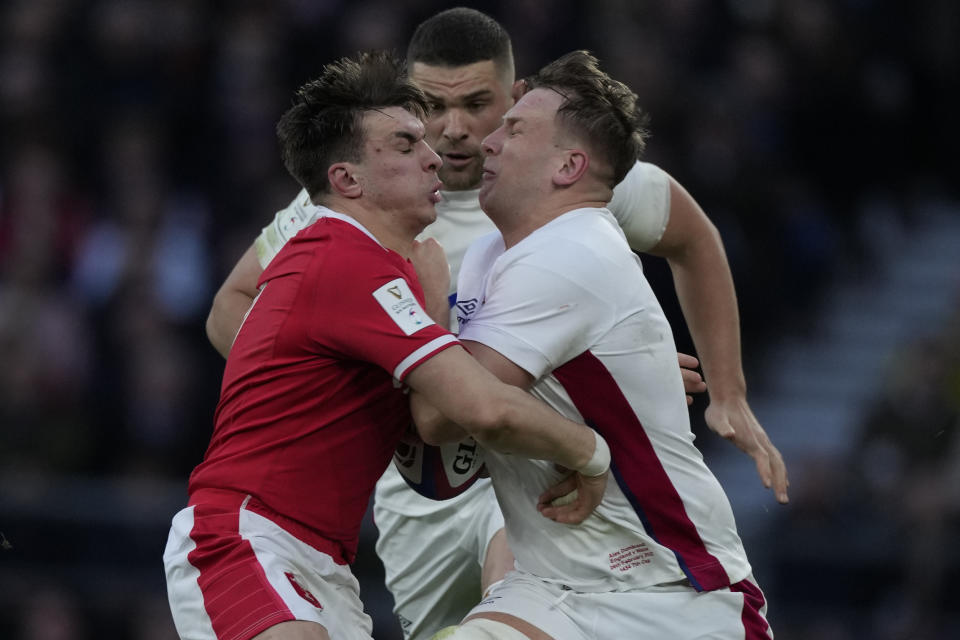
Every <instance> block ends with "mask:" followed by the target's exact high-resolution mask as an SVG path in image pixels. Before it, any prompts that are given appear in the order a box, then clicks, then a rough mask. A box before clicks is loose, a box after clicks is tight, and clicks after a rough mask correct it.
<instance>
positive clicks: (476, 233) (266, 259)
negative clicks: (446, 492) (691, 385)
mask: <svg viewBox="0 0 960 640" xmlns="http://www.w3.org/2000/svg"><path fill="white" fill-rule="evenodd" d="M441 193H442V195H443V200H442V201H441V202H440V203H439V204H438V205H437V219H436V221H435V222H434V223H433V224H431V225H430V226H428V227H427V228H426V229H425V230H424V231H423V233H422V234H420V239H423V238H428V237H429V238H434V239H435V240H436V241H437V242H439V243H440V245H441V246H442V247H443V249H444V251H445V252H446V254H447V260H448V262H449V263H450V288H451V291H450V301H451V307H452V306H453V304H454V302H455V301H456V299H457V294H456V285H457V279H458V274H459V272H460V264H461V262H462V261H463V256H464V254H465V253H466V251H467V248H468V247H469V246H470V244H471V243H472V242H473V241H474V240H476V239H477V238H479V237H481V236H483V235H485V234H487V233H489V232H491V231H495V230H496V227H495V226H494V225H493V223H492V222H491V221H490V219H489V218H488V217H487V216H486V214H484V213H483V211H482V210H481V209H480V201H479V193H480V190H479V189H473V190H470V191H442V192H441ZM322 209H323V208H322V207H318V206H316V205H314V204H313V203H311V202H310V196H308V195H307V192H306V190H302V191H301V192H300V193H299V194H297V197H296V198H294V199H293V201H292V202H291V203H290V204H289V205H288V206H287V207H286V208H285V209H282V210H280V211H278V212H277V214H276V216H274V219H273V220H271V221H270V224H268V225H267V226H265V227H264V228H263V231H262V232H261V233H260V235H259V236H258V237H257V240H256V243H255V246H256V251H257V258H258V260H259V261H260V265H261V266H262V267H264V268H266V266H267V265H268V264H269V263H270V261H271V260H272V259H273V257H274V256H275V255H277V253H278V252H279V251H280V248H281V247H283V245H284V243H286V242H287V241H288V240H289V239H290V238H292V237H293V236H295V235H296V234H297V233H298V232H299V231H300V230H301V229H303V228H304V227H306V226H307V225H310V224H312V223H313V222H315V221H316V220H317V217H318V216H319V215H320V211H321V210H322ZM610 209H611V210H612V211H613V212H614V215H616V217H617V221H618V222H619V223H620V225H621V226H622V227H623V228H624V230H625V233H626V234H627V238H628V240H629V241H630V246H631V247H632V248H634V249H636V250H637V251H644V250H646V249H649V248H650V247H652V246H654V245H655V244H657V242H659V241H660V238H661V237H662V236H663V231H664V229H666V226H667V222H668V220H669V217H670V182H669V176H668V175H667V174H666V173H665V172H664V171H663V170H662V169H660V168H659V167H657V166H655V165H652V164H649V163H646V162H638V163H637V164H636V165H635V166H634V167H633V169H631V170H630V172H629V173H628V174H627V176H626V177H625V178H624V180H623V182H621V183H620V184H619V185H617V187H616V189H614V194H613V200H612V201H611V202H610ZM454 311H455V309H454V310H451V325H450V328H451V330H453V331H456V330H457V325H456V313H454ZM674 367H675V368H676V357H675V356H674ZM487 487H489V480H485V479H481V480H478V481H477V483H476V484H475V485H474V486H473V487H471V488H470V489H469V490H467V491H466V492H464V493H463V494H461V495H460V496H458V497H456V498H451V499H450V500H445V501H443V502H438V501H435V500H430V499H428V498H424V497H422V496H420V495H418V494H417V493H416V492H414V491H413V490H411V489H410V488H409V487H408V486H407V484H406V482H405V481H404V480H403V477H402V476H401V475H400V473H399V472H398V471H397V470H396V469H395V468H394V465H392V464H391V465H390V466H389V467H388V468H387V471H386V473H385V474H384V476H383V478H381V480H380V482H379V483H377V491H376V494H375V496H376V497H375V504H376V506H377V507H378V508H389V509H392V510H394V511H398V512H400V513H405V514H408V515H411V516H418V515H424V514H427V513H433V512H436V511H438V510H440V509H442V508H447V507H452V506H455V504H456V503H457V502H458V501H460V500H468V499H470V497H471V496H473V495H474V494H475V493H477V492H480V491H482V490H484V489H485V488H487Z"/></svg>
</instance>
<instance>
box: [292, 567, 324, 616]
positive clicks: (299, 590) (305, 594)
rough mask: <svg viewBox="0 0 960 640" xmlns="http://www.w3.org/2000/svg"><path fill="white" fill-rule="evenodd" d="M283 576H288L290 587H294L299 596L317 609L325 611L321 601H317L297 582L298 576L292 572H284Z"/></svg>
mask: <svg viewBox="0 0 960 640" xmlns="http://www.w3.org/2000/svg"><path fill="white" fill-rule="evenodd" d="M283 575H285V576H287V580H289V581H290V585H291V586H292V587H293V590H294V591H296V592H297V595H298V596H300V597H301V598H303V599H304V600H306V601H307V602H309V603H310V604H312V605H313V606H315V607H316V608H317V609H320V610H321V611H323V605H322V604H320V601H319V600H317V596H315V595H313V594H312V593H310V592H309V591H308V590H307V588H306V587H304V586H303V585H302V584H300V582H299V581H298V580H297V576H296V575H294V574H293V573H292V572H290V571H284V572H283Z"/></svg>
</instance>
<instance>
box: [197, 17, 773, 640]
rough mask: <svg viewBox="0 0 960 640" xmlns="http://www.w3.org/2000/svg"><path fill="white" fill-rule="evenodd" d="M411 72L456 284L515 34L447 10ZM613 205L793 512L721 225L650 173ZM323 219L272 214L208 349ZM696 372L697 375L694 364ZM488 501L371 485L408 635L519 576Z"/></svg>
mask: <svg viewBox="0 0 960 640" xmlns="http://www.w3.org/2000/svg"><path fill="white" fill-rule="evenodd" d="M407 64H408V73H409V75H410V79H411V80H412V81H413V82H414V83H415V84H416V85H418V86H419V87H420V88H421V89H423V90H424V91H425V92H426V94H427V97H428V100H429V103H430V112H429V114H428V115H427V120H426V126H427V131H426V139H427V142H428V143H429V144H430V145H431V146H432V147H433V148H434V149H435V150H436V151H437V152H438V153H439V154H440V155H441V157H442V158H443V165H442V166H441V167H440V172H439V173H440V178H441V180H442V181H443V184H444V190H443V191H442V195H443V200H442V201H441V202H440V203H439V204H438V205H437V221H436V222H434V223H433V224H431V225H430V226H429V227H427V229H426V230H425V232H424V235H423V236H422V237H432V238H436V239H437V240H438V241H439V242H440V244H441V245H442V246H443V247H444V249H445V250H446V252H447V256H448V258H449V260H450V268H451V272H452V274H453V278H452V281H453V282H454V283H455V282H456V277H457V273H458V270H459V267H460V261H461V259H462V256H463V253H464V252H465V250H466V248H467V246H468V245H469V244H470V242H472V241H473V240H474V239H475V238H477V237H479V236H480V235H482V234H484V233H487V232H489V231H491V230H493V229H494V226H493V223H492V222H490V220H489V219H488V218H487V217H486V216H485V215H484V214H483V212H482V211H481V210H480V206H479V202H478V199H477V198H478V188H479V186H480V177H481V167H482V162H483V154H482V151H481V148H480V142H481V140H483V138H484V137H485V136H487V135H488V134H489V133H491V132H492V131H494V130H495V129H496V128H497V127H498V126H499V125H500V123H501V120H502V117H503V114H504V113H505V112H506V111H507V109H508V108H510V107H511V106H512V104H513V102H514V99H515V97H517V96H518V95H519V93H520V91H521V87H520V86H519V85H518V84H517V83H515V81H514V80H515V77H514V65H513V56H512V49H511V45H510V39H509V36H508V35H507V33H506V32H505V30H504V29H503V27H502V26H501V25H500V24H498V23H497V22H496V21H495V20H493V19H492V18H490V17H489V16H487V15H485V14H483V13H481V12H478V11H475V10H472V9H465V8H457V9H450V10H447V11H443V12H441V13H438V14H436V15H434V16H433V17H431V18H429V19H427V20H426V21H424V22H423V23H422V24H421V25H420V26H419V27H418V28H417V29H416V31H415V33H414V34H413V37H412V38H411V41H410V44H409V47H408V50H407ZM609 207H610V210H611V211H612V212H613V214H614V216H615V217H616V218H617V220H618V222H619V223H620V224H621V226H622V228H623V230H624V233H625V234H626V237H627V240H628V242H629V244H630V246H631V247H632V248H633V249H636V250H638V251H645V252H648V253H651V254H654V255H658V256H663V257H665V258H666V259H667V261H668V263H669V265H670V267H671V269H672V271H673V274H674V280H675V284H676V288H677V293H678V297H679V299H680V302H681V305H682V307H683V311H684V316H685V318H686V321H687V324H688V327H689V329H690V333H691V335H692V337H693V340H694V343H695V345H696V348H697V352H698V355H699V360H700V362H701V363H702V366H703V371H704V377H705V378H706V381H707V383H708V384H709V388H710V405H709V407H708V408H707V412H706V420H707V423H708V425H710V427H711V428H712V429H713V430H714V431H716V432H717V433H719V434H721V435H723V436H724V437H727V438H729V439H730V440H731V441H732V442H734V443H735V444H736V445H737V446H738V447H740V448H741V449H742V450H744V451H745V452H747V453H748V454H749V455H750V456H751V457H752V458H753V459H754V460H755V463H756V466H757V470H758V473H759V475H760V477H761V480H762V481H763V483H764V485H765V486H768V487H772V488H773V490H774V492H775V495H776V497H777V500H779V501H781V502H785V501H786V499H787V497H786V496H787V494H786V487H787V480H786V470H785V467H784V464H783V461H782V459H781V457H780V454H779V452H777V450H776V449H775V448H774V447H773V445H772V444H771V443H770V441H769V439H768V438H767V435H766V433H765V432H764V430H763V429H762V427H761V426H760V424H759V423H758V422H757V420H756V418H755V417H754V415H753V413H752V411H751V410H750V406H749V404H748V402H747V398H746V383H745V380H744V376H743V371H742V365H741V357H740V334H739V318H738V311H737V303H736V295H735V292H734V287H733V281H732V278H731V275H730V269H729V266H728V264H727V261H726V256H725V253H724V250H723V245H722V243H721V240H720V237H719V234H718V233H717V230H716V228H715V227H714V226H713V224H712V223H711V222H710V221H709V219H708V218H707V217H706V215H705V214H704V212H703V211H702V210H701V208H700V207H699V206H698V205H697V203H696V202H695V201H694V200H693V199H692V198H691V197H690V195H689V194H688V193H687V191H686V190H685V189H684V188H683V187H682V186H681V185H680V184H679V183H677V181H676V180H674V179H673V178H672V177H671V176H669V175H668V174H667V173H665V172H664V171H663V170H661V169H660V168H658V167H656V166H654V165H652V164H649V163H643V162H639V163H637V164H636V165H635V166H634V167H633V168H632V169H631V171H630V172H629V173H628V174H627V176H626V178H625V179H624V181H623V182H622V183H621V184H620V185H618V186H617V188H616V189H615V190H614V196H613V200H612V201H611V203H610V205H609ZM317 216H318V209H317V207H314V206H313V205H312V204H311V203H310V199H309V197H308V196H307V195H306V193H305V192H301V193H300V194H299V195H298V196H297V197H296V198H294V200H293V201H292V202H291V203H290V205H289V206H288V207H287V208H286V209H283V210H282V211H280V212H278V213H277V215H276V217H275V219H274V220H273V221H272V222H271V223H270V224H269V225H268V226H267V227H265V228H264V230H263V233H261V235H260V236H259V237H258V238H257V239H256V242H255V243H254V244H253V245H252V246H251V247H250V248H249V249H248V250H247V252H246V253H245V254H244V255H243V257H242V258H241V259H240V261H239V262H238V264H237V265H236V267H235V268H234V269H233V271H232V272H231V273H230V275H229V276H228V277H227V279H226V281H225V282H224V284H223V285H222V287H221V288H220V290H219V291H218V293H217V295H216V297H215V299H214V303H213V307H212V309H211V312H210V316H209V318H208V321H207V332H208V335H209V337H210V340H211V342H212V343H213V344H214V346H215V347H216V348H217V349H218V350H219V351H220V353H222V354H224V355H226V354H227V352H229V350H230V347H231V344H232V342H233V339H234V336H235V335H236V331H237V328H238V327H239V326H240V321H241V319H242V317H243V314H244V313H245V312H246V310H247V309H248V308H249V306H250V302H251V301H252V300H253V298H254V296H255V295H256V294H257V280H258V277H259V274H260V272H261V271H262V270H263V268H264V267H266V266H267V265H268V264H269V263H270V260H271V259H272V257H273V256H274V255H275V254H276V252H277V251H278V250H279V248H280V247H281V246H283V243H285V242H286V241H287V240H289V239H290V238H291V237H293V236H294V235H296V233H297V232H298V231H300V230H301V229H302V228H304V227H306V226H307V225H309V224H311V223H312V222H314V221H315V220H316V219H317ZM450 296H451V300H455V299H456V292H454V291H452V290H451V292H450ZM685 362H687V363H688V362H689V361H685V360H683V359H681V364H684V363H685ZM688 366H692V367H695V366H696V360H693V361H692V364H688ZM684 374H685V376H689V377H687V378H685V379H686V381H687V382H688V387H687V388H688V390H690V391H696V390H702V388H700V387H698V384H702V383H700V380H699V377H698V376H696V374H695V373H693V372H690V371H685V372H684ZM494 502H495V501H494V500H493V496H492V491H491V489H490V487H489V482H486V481H480V482H477V483H476V484H475V485H474V486H473V487H472V488H471V489H470V490H469V491H467V492H466V493H464V494H463V495H461V496H460V497H458V498H455V499H452V500H449V501H446V502H436V501H431V500H428V499H426V498H423V497H421V496H419V495H417V494H416V493H414V491H413V490H411V489H410V488H409V487H407V486H406V484H405V482H404V481H403V479H402V478H401V476H400V474H399V473H398V472H397V471H396V470H395V469H394V468H392V467H391V468H390V469H388V470H387V473H386V474H385V475H384V477H383V479H382V480H381V481H380V482H379V483H378V484H377V490H376V495H375V501H374V520H375V522H376V524H377V527H378V529H379V532H380V535H379V538H378V541H377V553H378V555H379V556H380V558H381V560H382V561H383V564H384V569H385V572H386V582H387V587H388V589H389V590H390V592H391V593H392V594H393V597H394V601H395V611H396V613H397V615H398V618H399V620H400V624H401V626H402V627H403V629H404V633H405V634H406V635H407V636H408V637H411V638H414V640H419V639H420V638H425V637H429V635H430V633H432V632H433V631H436V630H437V629H439V628H442V627H444V626H448V625H452V624H456V623H457V622H459V621H460V620H461V619H462V617H463V615H464V614H465V613H466V611H468V610H469V608H470V607H471V606H473V605H474V604H476V602H477V601H478V600H479V599H480V596H481V593H482V590H484V589H486V588H487V587H489V585H490V584H492V583H493V582H495V581H497V580H498V579H500V578H501V577H502V576H503V574H504V573H505V571H506V570H508V569H509V568H511V567H512V559H511V557H510V555H509V550H508V549H507V547H506V544H505V539H504V535H503V533H502V530H501V528H502V521H501V516H500V514H499V512H498V510H497V509H496V507H495V505H494ZM438 523H442V525H443V526H440V527H438V526H436V525H437V524H438ZM498 531H499V533H497V532H498Z"/></svg>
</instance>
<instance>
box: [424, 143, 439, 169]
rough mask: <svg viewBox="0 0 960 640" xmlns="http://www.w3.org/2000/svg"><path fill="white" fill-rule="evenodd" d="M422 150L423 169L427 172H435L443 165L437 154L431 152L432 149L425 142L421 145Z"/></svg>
mask: <svg viewBox="0 0 960 640" xmlns="http://www.w3.org/2000/svg"><path fill="white" fill-rule="evenodd" d="M423 148H424V154H423V168H424V169H425V170H427V171H436V170H437V169H439V168H440V165H442V164H443V160H441V159H440V156H438V155H437V152H436V151H434V150H433V147H431V146H430V145H428V144H427V143H426V142H424V143H423Z"/></svg>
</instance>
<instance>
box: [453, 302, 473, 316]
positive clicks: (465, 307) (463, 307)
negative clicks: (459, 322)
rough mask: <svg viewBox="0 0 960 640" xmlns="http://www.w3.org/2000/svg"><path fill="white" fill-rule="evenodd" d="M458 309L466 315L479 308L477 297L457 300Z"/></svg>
mask: <svg viewBox="0 0 960 640" xmlns="http://www.w3.org/2000/svg"><path fill="white" fill-rule="evenodd" d="M457 309H458V310H459V311H460V312H461V313H463V314H464V315H470V314H471V313H473V312H474V311H476V310H477V299H476V298H470V299H469V300H457Z"/></svg>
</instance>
